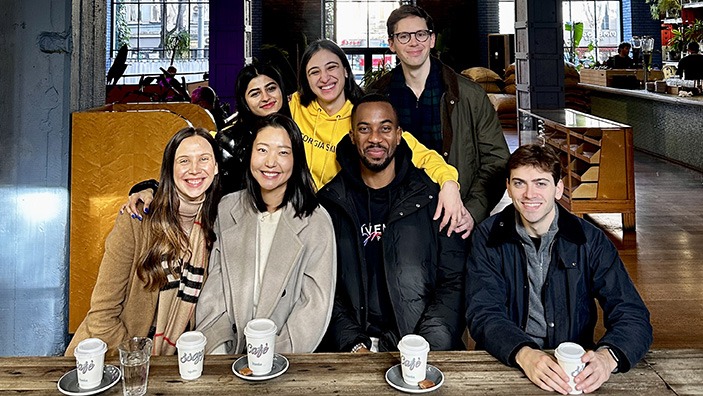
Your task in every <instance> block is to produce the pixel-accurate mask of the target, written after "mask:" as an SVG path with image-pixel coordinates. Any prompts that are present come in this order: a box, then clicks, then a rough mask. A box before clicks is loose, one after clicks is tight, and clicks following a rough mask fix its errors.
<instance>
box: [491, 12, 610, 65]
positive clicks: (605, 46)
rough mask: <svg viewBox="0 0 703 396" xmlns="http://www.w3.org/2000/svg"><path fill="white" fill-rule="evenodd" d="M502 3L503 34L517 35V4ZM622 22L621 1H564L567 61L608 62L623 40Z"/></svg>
mask: <svg viewBox="0 0 703 396" xmlns="http://www.w3.org/2000/svg"><path fill="white" fill-rule="evenodd" d="M498 4H499V25H500V33H504V34H507V33H514V32H515V28H514V26H515V5H514V1H513V0H500V1H499V3H498ZM620 20H621V19H620V1H608V0H566V1H563V2H562V21H563V22H564V26H565V27H564V57H565V59H567V60H569V61H572V62H574V63H579V64H593V63H595V62H600V63H603V62H605V61H606V60H607V59H608V57H609V56H611V55H614V54H615V53H617V48H618V44H620V41H621V40H622V29H621V22H620ZM567 25H568V26H569V27H566V26H567ZM572 44H573V47H572Z"/></svg>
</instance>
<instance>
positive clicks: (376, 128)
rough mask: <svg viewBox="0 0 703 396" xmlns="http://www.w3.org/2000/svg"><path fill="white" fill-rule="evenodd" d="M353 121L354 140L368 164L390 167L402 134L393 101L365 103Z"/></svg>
mask: <svg viewBox="0 0 703 396" xmlns="http://www.w3.org/2000/svg"><path fill="white" fill-rule="evenodd" d="M352 122H353V125H352V132H351V138H352V142H353V143H354V145H355V146H356V149H357V151H358V152H359V158H360V159H361V163H362V164H363V165H364V167H365V168H366V169H368V170H370V171H372V172H381V171H383V170H385V169H386V168H388V166H389V165H391V164H392V163H393V159H394V157H395V150H396V148H397V147H398V144H400V137H401V134H402V129H401V128H400V127H399V126H398V120H397V119H396V115H395V112H394V111H393V107H392V106H391V104H390V103H386V102H366V103H361V104H359V105H358V107H357V109H356V111H355V113H354V119H353V120H352Z"/></svg>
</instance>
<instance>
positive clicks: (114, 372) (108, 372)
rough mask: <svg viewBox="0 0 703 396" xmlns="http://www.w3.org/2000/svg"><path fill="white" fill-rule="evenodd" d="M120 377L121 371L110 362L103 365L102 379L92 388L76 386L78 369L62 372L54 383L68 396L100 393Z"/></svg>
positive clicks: (86, 395) (110, 386)
mask: <svg viewBox="0 0 703 396" xmlns="http://www.w3.org/2000/svg"><path fill="white" fill-rule="evenodd" d="M121 377H122V373H121V372H120V369H119V368H118V367H115V366H113V365H110V364H106V365H105V366H104V367H103V379H102V381H100V385H98V386H96V387H95V388H93V389H81V388H80V387H79V386H78V371H76V369H73V370H71V371H69V372H68V373H66V374H64V375H63V376H62V377H61V379H59V382H57V383H56V387H57V388H59V392H61V393H63V394H64V395H69V396H88V395H94V394H96V393H100V392H103V391H106V390H108V389H110V388H112V386H113V385H115V384H116V383H117V381H119V380H120V378H121Z"/></svg>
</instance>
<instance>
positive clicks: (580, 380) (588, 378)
mask: <svg viewBox="0 0 703 396" xmlns="http://www.w3.org/2000/svg"><path fill="white" fill-rule="evenodd" d="M581 361H582V362H584V363H586V367H585V368H584V369H583V371H581V372H580V373H579V375H577V376H576V377H575V378H574V382H576V389H578V390H582V391H584V393H591V392H593V391H595V390H596V389H598V388H600V387H601V385H603V384H604V383H605V382H606V381H608V379H610V374H611V373H612V372H613V370H615V368H616V367H618V362H616V361H615V359H613V357H612V356H611V355H610V352H608V350H607V349H601V350H599V351H597V352H594V351H588V352H586V353H585V354H584V355H583V357H582V358H581Z"/></svg>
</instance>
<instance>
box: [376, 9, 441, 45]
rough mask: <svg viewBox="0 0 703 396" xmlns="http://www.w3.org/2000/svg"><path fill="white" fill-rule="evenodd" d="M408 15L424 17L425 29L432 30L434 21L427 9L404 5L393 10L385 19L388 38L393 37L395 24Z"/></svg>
mask: <svg viewBox="0 0 703 396" xmlns="http://www.w3.org/2000/svg"><path fill="white" fill-rule="evenodd" d="M408 17H418V18H422V19H424V20H425V23H426V24H427V29H428V30H432V31H434V22H433V21H432V17H431V16H430V14H428V13H427V11H425V10H423V9H422V8H420V7H418V6H413V5H404V6H400V7H398V8H396V9H395V10H393V12H391V15H389V16H388V20H387V21H386V29H388V37H389V38H393V33H395V25H397V24H398V22H400V21H401V20H403V19H405V18H408Z"/></svg>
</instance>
